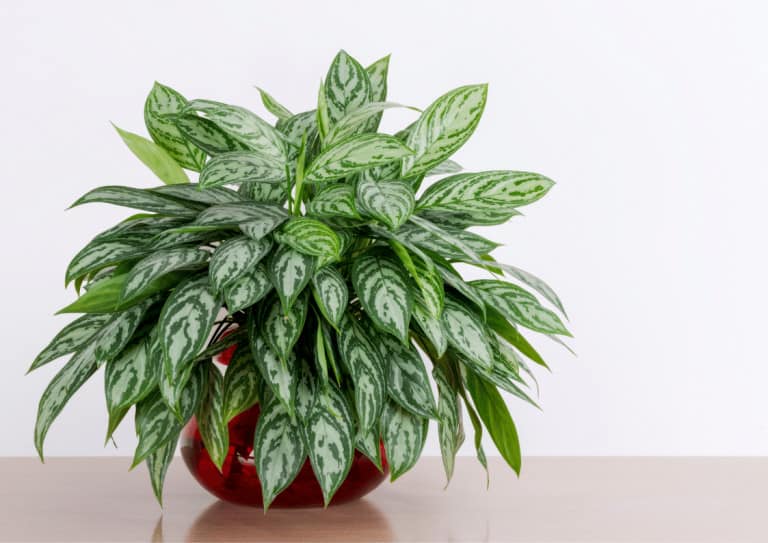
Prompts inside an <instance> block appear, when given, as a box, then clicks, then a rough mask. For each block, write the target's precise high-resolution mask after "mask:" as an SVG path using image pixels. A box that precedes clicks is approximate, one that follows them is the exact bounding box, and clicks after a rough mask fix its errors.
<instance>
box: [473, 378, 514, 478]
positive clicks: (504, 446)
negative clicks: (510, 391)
mask: <svg viewBox="0 0 768 543" xmlns="http://www.w3.org/2000/svg"><path fill="white" fill-rule="evenodd" d="M466 383H467V390H469V393H470V395H471V396H472V401H473V402H474V403H475V407H476V408H477V412H478V414H479V415H480V418H481V419H482V421H483V424H485V427H486V428H487V429H488V433H489V434H491V438H492V439H493V442H494V444H495V445H496V448H497V449H498V450H499V453H500V454H501V456H502V457H503V458H504V460H506V461H507V464H509V466H510V467H511V468H512V469H513V470H515V473H517V474H518V475H519V474H520V465H521V463H522V459H521V456H520V441H519V439H518V437H517V429H516V428H515V423H514V422H513V421H512V417H511V416H510V414H509V410H507V405H506V404H505V403H504V400H503V399H502V397H501V394H499V391H498V390H496V387H495V386H494V385H492V384H491V383H488V382H487V381H484V380H483V379H480V378H478V377H475V376H474V375H473V374H472V373H471V372H468V373H467V375H466Z"/></svg>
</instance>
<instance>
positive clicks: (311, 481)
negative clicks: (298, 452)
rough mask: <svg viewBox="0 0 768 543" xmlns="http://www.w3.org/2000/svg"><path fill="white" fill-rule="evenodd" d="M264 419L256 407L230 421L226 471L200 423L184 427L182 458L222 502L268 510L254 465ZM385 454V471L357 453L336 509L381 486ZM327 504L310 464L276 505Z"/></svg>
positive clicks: (335, 497)
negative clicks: (257, 435)
mask: <svg viewBox="0 0 768 543" xmlns="http://www.w3.org/2000/svg"><path fill="white" fill-rule="evenodd" d="M258 419H259V406H258V405H255V406H254V407H252V408H250V409H249V410H247V411H245V412H243V413H241V414H240V415H238V416H237V417H235V418H234V419H232V421H230V423H229V452H228V453H227V457H226V459H225V460H224V465H223V466H222V470H221V472H219V470H218V469H216V466H215V465H214V464H213V462H212V461H211V458H210V456H209V455H208V451H206V449H205V446H204V445H203V441H202V439H201V437H200V430H199V429H198V427H197V421H196V420H195V419H194V418H193V419H192V420H191V421H190V422H189V423H188V424H187V426H186V427H185V428H184V431H183V432H182V436H181V456H182V457H183V458H184V462H185V463H186V464H187V467H188V468H189V471H191V472H192V475H194V476H195V479H197V481H198V482H199V483H200V484H201V485H202V486H203V488H205V489H206V490H207V491H208V492H210V493H211V494H213V495H214V496H216V497H217V498H220V499H222V500H226V501H230V502H235V503H240V504H244V505H252V506H258V507H262V506H263V501H262V495H261V482H260V481H259V476H258V474H257V473H256V467H255V465H254V462H253V434H254V432H255V429H256V422H257V421H258ZM381 456H382V459H383V461H382V464H383V467H384V471H383V472H382V471H379V469H378V468H377V467H376V465H375V464H374V463H373V462H371V461H370V460H369V459H368V458H367V457H366V456H364V455H363V454H362V453H361V452H360V451H357V450H356V451H355V457H354V460H353V461H352V468H351V469H350V470H349V474H348V475H347V478H346V480H345V481H344V482H343V483H342V484H341V487H339V490H338V491H337V492H336V494H335V495H334V497H333V499H332V500H331V505H336V504H340V503H344V502H348V501H351V500H356V499H358V498H360V497H362V496H364V495H366V494H368V493H369V492H370V491H371V490H373V489H374V488H376V487H377V486H379V485H380V484H381V482H382V481H384V479H386V477H387V474H388V473H389V467H388V466H387V461H386V459H385V458H384V448H383V447H382V450H381ZM322 506H323V492H322V490H321V489H320V485H319V484H318V482H317V479H315V474H314V472H313V471H312V466H311V465H310V463H309V460H307V461H306V462H305V463H304V466H302V468H301V470H300V471H299V474H298V475H297V476H296V479H295V480H294V481H293V482H292V483H291V484H290V485H289V486H288V488H286V489H285V490H283V491H282V492H281V493H280V494H279V495H278V496H277V497H276V498H275V500H274V501H273V502H272V505H271V506H270V507H322Z"/></svg>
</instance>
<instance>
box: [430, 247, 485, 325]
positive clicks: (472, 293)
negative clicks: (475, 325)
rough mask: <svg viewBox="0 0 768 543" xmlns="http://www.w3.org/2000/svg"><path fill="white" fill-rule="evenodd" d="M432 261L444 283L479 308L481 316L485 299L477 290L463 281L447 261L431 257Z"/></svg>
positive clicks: (483, 311) (483, 312)
mask: <svg viewBox="0 0 768 543" xmlns="http://www.w3.org/2000/svg"><path fill="white" fill-rule="evenodd" d="M432 262H433V264H434V265H435V269H436V270H437V272H438V273H439V274H440V277H442V278H443V281H444V282H445V284H446V285H448V286H450V287H451V288H452V289H453V290H455V291H456V292H458V293H459V294H461V295H462V296H464V297H465V298H466V299H467V300H469V301H470V302H472V303H473V304H474V305H475V307H477V309H479V310H480V312H481V313H482V314H483V316H485V314H486V307H485V301H484V300H483V298H482V297H481V296H480V293H479V292H477V291H476V290H475V289H474V287H472V286H471V285H469V284H468V283H465V282H464V280H463V279H462V278H461V275H459V273H458V272H457V271H456V270H455V269H453V266H451V265H450V264H449V263H448V262H445V261H441V260H440V259H439V258H433V260H432Z"/></svg>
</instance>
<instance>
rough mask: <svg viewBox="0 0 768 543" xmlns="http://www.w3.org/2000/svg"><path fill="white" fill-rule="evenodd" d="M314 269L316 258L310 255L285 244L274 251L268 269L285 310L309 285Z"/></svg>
mask: <svg viewBox="0 0 768 543" xmlns="http://www.w3.org/2000/svg"><path fill="white" fill-rule="evenodd" d="M314 269H315V259H314V258H313V257H311V256H309V255H305V254H304V253H300V252H299V251H297V250H295V249H293V248H291V247H288V246H285V245H279V246H278V247H277V249H276V250H275V251H274V253H273V254H272V257H271V258H270V261H269V264H268V265H267V271H268V273H269V276H270V279H271V280H272V284H273V285H274V286H275V290H276V291H277V294H278V296H280V301H281V302H282V304H283V309H284V310H285V311H287V310H288V309H290V307H291V306H292V305H293V302H294V301H295V300H296V298H297V297H298V296H299V294H301V291H302V290H304V287H306V286H307V283H309V280H310V279H311V278H312V274H313V272H314Z"/></svg>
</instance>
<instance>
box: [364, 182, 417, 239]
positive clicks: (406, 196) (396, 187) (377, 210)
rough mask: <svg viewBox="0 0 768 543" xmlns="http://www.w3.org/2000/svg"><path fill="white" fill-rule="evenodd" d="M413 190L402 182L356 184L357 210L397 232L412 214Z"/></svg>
mask: <svg viewBox="0 0 768 543" xmlns="http://www.w3.org/2000/svg"><path fill="white" fill-rule="evenodd" d="M414 206H415V201H414V198H413V190H411V188H410V187H409V186H408V185H407V184H406V183H403V182H402V181H367V180H365V179H361V180H360V181H359V182H358V183H357V208H358V209H359V210H360V211H362V212H363V213H365V214H366V215H368V216H370V217H373V218H375V219H377V220H379V221H381V222H382V223H384V224H386V225H387V226H388V227H389V228H391V229H392V230H397V229H398V228H400V226H402V224H403V223H405V221H407V220H408V218H409V217H410V216H411V214H412V213H413V209H414Z"/></svg>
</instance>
